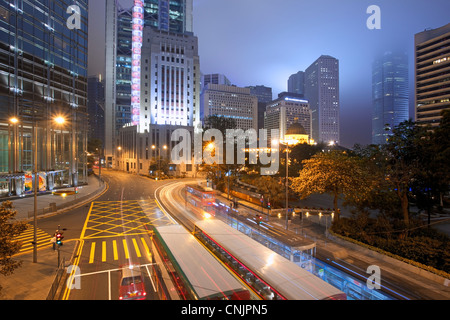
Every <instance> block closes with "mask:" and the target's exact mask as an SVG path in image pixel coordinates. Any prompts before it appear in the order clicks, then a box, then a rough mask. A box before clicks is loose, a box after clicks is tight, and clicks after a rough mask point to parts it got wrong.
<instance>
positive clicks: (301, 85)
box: [288, 71, 305, 94]
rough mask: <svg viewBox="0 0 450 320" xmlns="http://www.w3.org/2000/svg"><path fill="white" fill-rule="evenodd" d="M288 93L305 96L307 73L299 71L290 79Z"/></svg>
mask: <svg viewBox="0 0 450 320" xmlns="http://www.w3.org/2000/svg"><path fill="white" fill-rule="evenodd" d="M288 92H292V93H297V94H305V72H303V71H299V72H297V73H295V74H293V75H291V76H290V77H289V80H288Z"/></svg>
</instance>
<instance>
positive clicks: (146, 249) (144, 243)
mask: <svg viewBox="0 0 450 320" xmlns="http://www.w3.org/2000/svg"><path fill="white" fill-rule="evenodd" d="M141 241H142V245H143V246H144V248H145V252H146V253H147V254H148V255H149V256H150V255H151V253H150V250H149V248H148V245H147V242H145V240H144V238H141Z"/></svg>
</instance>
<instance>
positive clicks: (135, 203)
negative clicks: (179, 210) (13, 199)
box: [49, 170, 174, 300]
mask: <svg viewBox="0 0 450 320" xmlns="http://www.w3.org/2000/svg"><path fill="white" fill-rule="evenodd" d="M102 176H103V178H104V179H105V181H106V182H107V183H108V185H109V189H108V191H107V192H106V193H105V194H103V195H102V196H101V197H100V198H98V199H96V200H95V201H93V202H92V203H91V204H90V205H89V206H87V207H84V208H80V209H79V210H75V211H74V212H71V213H70V214H69V215H64V216H60V217H59V219H61V221H59V222H58V223H59V224H60V225H61V226H62V227H65V226H70V227H66V228H67V230H66V231H65V236H66V239H69V241H71V240H75V239H76V240H78V241H79V247H78V251H77V252H76V256H75V260H74V266H76V268H77V269H75V268H74V270H73V271H74V272H76V274H77V277H75V278H73V279H70V280H71V282H70V283H72V284H73V286H72V288H71V287H70V286H66V287H65V289H64V292H63V297H62V299H64V300H117V299H118V298H119V282H120V278H121V269H122V268H123V267H126V266H128V265H129V264H134V265H135V264H137V265H140V268H141V274H142V275H143V276H144V283H145V288H146V291H147V293H148V294H147V296H146V298H147V299H150V300H157V299H158V296H157V295H156V293H155V283H154V282H153V281H152V279H151V276H150V274H151V269H152V254H151V249H150V248H151V245H152V243H151V238H150V234H151V233H150V230H149V227H150V226H151V225H157V226H160V225H168V224H173V223H174V222H173V220H171V219H170V218H169V217H168V216H166V215H165V214H164V213H163V212H162V211H161V210H160V209H159V207H158V205H157V203H156V201H155V197H154V194H155V190H156V189H157V188H158V187H160V186H161V185H164V183H167V182H162V181H159V182H156V181H153V180H150V179H148V178H145V177H138V176H135V175H130V174H126V173H122V172H111V171H108V170H104V171H103V172H102ZM55 219H57V218H55ZM55 219H53V221H51V222H49V223H51V224H52V225H55V221H54V220H55ZM66 239H65V240H66Z"/></svg>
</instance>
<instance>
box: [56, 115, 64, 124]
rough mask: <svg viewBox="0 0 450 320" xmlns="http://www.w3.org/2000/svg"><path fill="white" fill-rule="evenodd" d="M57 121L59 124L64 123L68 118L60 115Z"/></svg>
mask: <svg viewBox="0 0 450 320" xmlns="http://www.w3.org/2000/svg"><path fill="white" fill-rule="evenodd" d="M55 122H56V123H57V124H64V123H65V122H66V119H64V117H62V116H58V117H56V118H55Z"/></svg>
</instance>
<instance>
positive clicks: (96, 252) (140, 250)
mask: <svg viewBox="0 0 450 320" xmlns="http://www.w3.org/2000/svg"><path fill="white" fill-rule="evenodd" d="M84 246H85V248H86V250H87V255H86V260H87V261H86V262H87V263H89V264H94V263H99V262H113V261H127V260H130V259H135V258H142V257H145V258H146V259H148V260H150V261H151V251H150V244H149V243H147V241H146V239H145V238H144V237H139V236H137V237H128V238H120V237H118V238H116V239H107V240H96V241H86V242H85V243H84Z"/></svg>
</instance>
